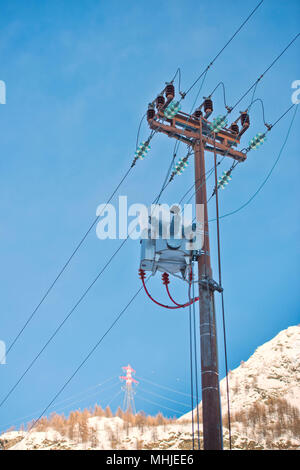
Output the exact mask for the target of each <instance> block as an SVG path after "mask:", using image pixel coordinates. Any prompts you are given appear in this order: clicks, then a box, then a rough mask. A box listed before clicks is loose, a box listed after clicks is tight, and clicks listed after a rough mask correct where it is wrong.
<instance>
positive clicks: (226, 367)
mask: <svg viewBox="0 0 300 470" xmlns="http://www.w3.org/2000/svg"><path fill="white" fill-rule="evenodd" d="M214 164H215V185H216V191H215V196H216V198H215V199H216V219H217V247H218V272H219V286H220V287H221V288H222V269H221V242H220V223H219V198H218V174H217V153H216V138H215V137H214ZM221 304H222V320H223V340H224V357H225V373H226V392H227V417H228V432H229V448H230V450H231V449H232V442H231V418H230V395H229V376H228V359H227V340H226V322H225V307H224V291H223V289H222V291H221Z"/></svg>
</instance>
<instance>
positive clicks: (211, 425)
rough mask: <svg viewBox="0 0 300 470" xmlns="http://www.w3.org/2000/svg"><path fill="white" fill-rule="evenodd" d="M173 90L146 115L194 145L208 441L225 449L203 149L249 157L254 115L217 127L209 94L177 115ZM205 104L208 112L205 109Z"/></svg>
mask: <svg viewBox="0 0 300 470" xmlns="http://www.w3.org/2000/svg"><path fill="white" fill-rule="evenodd" d="M172 95H173V93H172V88H171V87H170V85H167V87H166V96H167V101H166V102H165V100H164V97H163V96H162V95H160V96H159V97H158V98H157V100H156V103H155V105H154V104H153V103H152V105H151V106H150V108H149V110H148V113H147V119H148V123H149V126H150V128H151V129H153V130H155V131H156V132H162V133H164V134H166V135H168V136H169V137H172V138H175V139H177V140H179V141H181V142H184V143H185V144H187V145H189V146H190V147H192V148H193V151H194V161H195V197H196V216H197V205H201V204H202V205H203V206H204V207H203V208H204V220H203V229H204V238H203V240H204V243H203V249H202V250H201V253H199V256H198V284H199V309H200V348H201V378H202V381H201V385H202V411H203V441H204V449H205V450H222V448H223V438H222V416H221V400H220V387H219V370H218V350H217V335H216V315H215V302H214V291H215V290H218V291H222V288H221V286H219V285H218V284H217V283H216V282H215V281H214V280H213V276H212V269H211V261H210V248H209V227H208V211H207V191H206V175H205V157H204V153H205V150H206V151H209V152H212V153H214V154H215V155H216V154H219V155H223V156H226V157H227V156H228V157H231V158H233V159H235V160H238V161H244V160H246V157H247V156H246V154H245V153H243V152H239V151H238V150H236V149H235V148H233V147H236V146H237V144H239V142H240V136H241V135H242V134H243V133H244V132H245V130H246V129H247V128H248V127H249V118H248V115H247V114H246V113H242V114H243V115H244V116H243V115H241V116H240V118H239V119H238V120H236V121H235V122H234V123H233V124H232V125H231V126H230V128H229V129H228V128H227V127H225V128H222V129H220V128H219V127H218V128H217V129H215V130H214V131H213V132H212V130H211V123H210V122H209V121H208V117H209V116H210V114H211V113H212V109H213V107H212V102H211V100H210V99H205V101H204V102H203V103H202V105H201V106H200V107H199V108H198V109H197V110H196V112H195V113H194V114H192V115H191V114H186V113H183V112H181V111H178V112H177V113H176V114H175V115H174V116H172V114H170V112H168V106H169V105H170V103H172V100H173V98H174V95H173V96H172ZM155 106H156V108H157V109H156V110H155ZM171 107H172V104H171ZM202 107H203V108H204V113H203V112H202V110H201V108H202ZM166 110H167V111H166ZM203 114H204V115H203ZM239 120H241V123H242V128H241V130H239V127H238V124H237V123H238V121H239ZM221 121H222V119H221ZM223 127H224V126H223ZM201 222H202V221H201Z"/></svg>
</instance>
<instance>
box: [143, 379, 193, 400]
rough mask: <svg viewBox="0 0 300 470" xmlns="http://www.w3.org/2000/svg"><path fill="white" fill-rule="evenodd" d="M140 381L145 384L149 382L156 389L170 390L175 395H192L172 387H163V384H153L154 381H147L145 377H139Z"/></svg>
mask: <svg viewBox="0 0 300 470" xmlns="http://www.w3.org/2000/svg"><path fill="white" fill-rule="evenodd" d="M138 379H139V381H144V382H147V383H149V384H151V385H155V386H156V387H158V388H161V389H164V390H168V391H170V392H174V393H178V394H179V395H183V396H185V397H190V396H191V394H190V393H184V392H181V391H180V390H175V389H174V388H171V387H168V386H166V385H161V384H158V383H156V382H153V380H149V379H146V378H144V377H140V376H139V377H138Z"/></svg>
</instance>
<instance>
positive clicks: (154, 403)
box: [137, 394, 182, 415]
mask: <svg viewBox="0 0 300 470" xmlns="http://www.w3.org/2000/svg"><path fill="white" fill-rule="evenodd" d="M137 398H139V399H140V400H144V401H147V402H148V403H151V404H152V405H156V406H159V407H160V408H164V409H166V410H169V411H173V412H174V413H177V414H179V415H181V414H182V411H178V410H174V408H170V407H169V406H165V405H162V404H161V403H156V402H155V401H152V400H149V398H145V397H142V396H141V395H140V394H139V395H137Z"/></svg>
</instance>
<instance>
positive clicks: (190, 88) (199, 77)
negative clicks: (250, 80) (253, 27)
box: [184, 0, 264, 96]
mask: <svg viewBox="0 0 300 470" xmlns="http://www.w3.org/2000/svg"><path fill="white" fill-rule="evenodd" d="M263 1H264V0H262V1H261V2H259V3H258V4H257V5H256V7H255V8H254V10H252V12H251V13H250V14H249V15H248V17H247V18H246V19H245V21H243V23H242V24H241V25H240V26H239V28H238V29H237V30H236V31H235V33H234V34H233V35H232V36H231V37H230V39H229V40H228V41H227V42H226V44H225V45H224V46H223V47H222V49H221V50H220V51H219V52H218V54H217V55H216V56H215V57H214V59H213V60H212V61H211V62H210V63H209V64H208V65H207V67H206V68H205V69H204V71H203V72H202V73H201V74H200V75H199V76H198V78H197V79H196V80H195V81H194V82H193V83H192V85H191V86H190V87H189V88H188V90H187V91H186V92H185V93H184V95H185V96H186V95H187V94H188V93H189V92H190V91H191V90H192V89H193V88H194V86H195V85H196V84H197V83H198V81H199V80H200V79H201V78H202V77H203V75H204V74H205V73H206V72H207V71H208V70H209V69H210V67H211V66H212V65H213V63H214V62H215V61H216V60H217V59H218V57H219V56H220V55H221V54H222V52H223V51H224V50H225V49H226V48H227V46H228V45H229V44H230V43H231V41H232V40H233V39H234V38H235V36H236V35H237V34H238V33H239V32H240V31H241V29H242V28H243V27H244V25H245V24H246V23H247V22H248V21H249V19H250V18H251V17H252V16H253V15H254V13H255V12H256V10H257V9H258V8H259V7H260V5H261V4H262V3H263Z"/></svg>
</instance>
